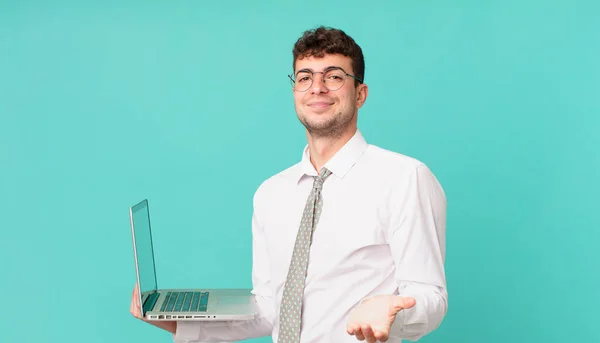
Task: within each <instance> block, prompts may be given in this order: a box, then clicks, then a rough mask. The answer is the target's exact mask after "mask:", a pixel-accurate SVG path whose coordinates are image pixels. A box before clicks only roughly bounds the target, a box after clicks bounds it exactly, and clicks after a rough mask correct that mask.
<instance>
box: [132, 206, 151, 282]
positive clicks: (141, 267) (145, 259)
mask: <svg viewBox="0 0 600 343" xmlns="http://www.w3.org/2000/svg"><path fill="white" fill-rule="evenodd" d="M131 214H132V216H131V220H132V221H133V223H132V225H133V233H134V237H135V250H136V254H137V262H138V272H139V275H140V290H141V292H142V293H143V292H147V291H156V289H157V285H156V269H155V268H154V252H153V247H152V235H151V231H150V212H149V210H148V201H147V200H143V201H141V202H140V203H138V204H137V205H135V206H133V207H132V208H131Z"/></svg>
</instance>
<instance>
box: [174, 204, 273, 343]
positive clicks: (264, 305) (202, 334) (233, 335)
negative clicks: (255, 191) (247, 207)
mask: <svg viewBox="0 0 600 343" xmlns="http://www.w3.org/2000/svg"><path fill="white" fill-rule="evenodd" d="M254 201H255V206H254V212H253V215H252V294H253V295H254V299H255V300H256V307H257V309H258V316H257V317H256V318H255V319H253V320H249V321H218V322H183V321H180V322H178V323H177V330H176V332H175V334H173V335H172V336H173V341H174V342H175V343H191V342H222V343H228V342H236V341H239V340H244V339H250V338H256V337H263V336H268V335H271V333H272V331H273V320H274V318H275V309H274V306H273V305H274V300H273V296H272V293H271V288H270V280H271V274H270V270H269V259H268V255H267V254H268V252H267V247H266V244H265V243H266V241H265V239H264V233H263V230H262V227H261V225H260V220H259V215H258V213H257V210H256V196H255V199H254Z"/></svg>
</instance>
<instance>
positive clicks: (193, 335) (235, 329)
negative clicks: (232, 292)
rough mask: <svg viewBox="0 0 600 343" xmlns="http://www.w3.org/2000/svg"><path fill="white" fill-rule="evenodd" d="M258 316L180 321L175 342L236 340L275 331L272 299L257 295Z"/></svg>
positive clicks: (174, 338)
mask: <svg viewBox="0 0 600 343" xmlns="http://www.w3.org/2000/svg"><path fill="white" fill-rule="evenodd" d="M255 299H256V306H257V310H258V316H257V317H256V318H255V319H252V320H246V321H214V322H193V321H181V322H178V324H177V327H176V330H175V332H174V333H173V340H174V341H175V342H235V341H240V340H244V339H249V338H256V337H263V336H267V335H270V334H271V333H272V332H273V319H274V317H275V313H274V309H273V305H272V300H271V299H270V298H264V297H261V296H256V297H255Z"/></svg>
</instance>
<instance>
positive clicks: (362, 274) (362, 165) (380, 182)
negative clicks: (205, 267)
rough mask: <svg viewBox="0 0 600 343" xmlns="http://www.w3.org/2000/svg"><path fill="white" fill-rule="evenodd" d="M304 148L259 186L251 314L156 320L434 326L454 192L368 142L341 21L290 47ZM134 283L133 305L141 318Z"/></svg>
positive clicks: (413, 163)
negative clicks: (449, 195) (254, 314)
mask: <svg viewBox="0 0 600 343" xmlns="http://www.w3.org/2000/svg"><path fill="white" fill-rule="evenodd" d="M293 57H294V62H293V63H294V64H293V70H294V73H293V74H292V75H290V80H291V82H292V90H293V95H294V103H295V109H296V113H297V115H298V118H299V120H300V122H301V123H302V124H303V125H304V127H305V128H306V137H307V140H308V145H307V147H306V148H305V150H304V152H303V155H302V160H301V161H300V162H299V163H298V164H296V165H294V166H291V167H290V168H288V169H286V170H284V171H282V172H280V173H278V174H276V175H274V176H272V177H271V178H269V179H268V180H266V181H265V182H264V183H263V184H262V185H261V186H260V187H259V189H258V190H257V191H256V193H255V196H254V212H253V218H252V234H253V243H252V244H253V268H252V281H253V294H254V295H255V299H256V301H257V305H258V308H259V310H260V316H259V317H258V318H257V319H255V320H252V321H248V322H217V323H195V322H180V323H175V322H171V323H166V324H165V323H155V324H154V325H156V326H159V327H161V328H163V329H165V330H167V331H170V332H172V333H173V337H174V340H175V341H181V342H222V341H228V342H230V341H236V340H242V339H247V338H254V337H260V336H267V335H272V337H273V342H277V343H279V342H296V343H298V342H302V343H316V342H332V343H340V342H353V341H354V342H355V341H356V340H361V341H362V340H366V341H367V342H369V343H372V342H375V341H382V342H386V341H387V342H401V340H402V339H408V340H417V339H419V338H421V337H423V336H424V335H426V334H428V333H430V332H431V331H433V330H434V329H436V328H437V327H438V326H439V325H440V323H441V321H442V318H443V317H444V316H445V314H446V311H447V306H448V305H447V291H446V280H445V272H444V259H445V229H446V198H445V194H444V192H443V189H442V187H441V186H440V184H439V183H438V181H437V179H436V178H435V177H434V175H433V174H432V173H431V171H430V170H429V169H428V168H427V167H426V166H425V165H424V164H423V163H421V162H419V161H418V160H416V159H413V158H410V157H407V156H404V155H401V154H398V153H394V152H391V151H388V150H385V149H382V148H379V147H376V146H374V145H370V144H368V143H367V142H366V141H365V139H364V138H363V136H362V135H361V133H360V131H359V130H358V129H357V116H358V109H359V108H361V107H362V106H363V104H364V103H365V101H366V99H367V95H368V87H367V85H366V84H365V83H364V82H363V79H364V69H365V67H364V59H363V54H362V50H361V48H360V47H359V46H358V45H357V44H356V43H355V41H354V40H353V39H352V38H351V37H349V36H347V35H346V34H345V33H344V32H343V31H340V30H336V29H330V28H324V27H319V28H317V29H315V30H310V31H307V32H305V33H304V35H303V36H302V37H301V38H300V39H299V40H298V41H297V42H296V44H295V46H294V49H293ZM137 299H138V298H137V294H135V291H134V296H133V298H132V308H131V311H132V313H133V314H134V315H135V316H136V317H138V318H139V311H138V310H137V308H138V307H139V304H138V303H137V302H138V300H137Z"/></svg>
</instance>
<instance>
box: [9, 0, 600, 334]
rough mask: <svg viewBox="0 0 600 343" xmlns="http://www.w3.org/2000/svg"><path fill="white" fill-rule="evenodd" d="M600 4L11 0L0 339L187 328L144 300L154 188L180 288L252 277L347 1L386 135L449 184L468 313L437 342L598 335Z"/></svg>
mask: <svg viewBox="0 0 600 343" xmlns="http://www.w3.org/2000/svg"><path fill="white" fill-rule="evenodd" d="M599 10H600V5H598V2H595V1H587V2H584V1H454V2H444V1H396V2H391V1H390V2H367V1H338V2H319V1H303V2H289V1H288V2H286V1H262V2H242V1H218V2H217V1H211V2H208V1H177V2H175V1H174V2H167V1H164V2H157V1H145V2H141V1H140V2H134V1H102V2H100V1H98V2H86V3H83V2H68V3H67V2H57V1H54V2H51V3H50V2H49V3H45V2H41V1H40V2H28V1H12V2H11V1H2V2H0V230H1V233H2V235H1V239H0V260H1V262H0V279H1V282H0V291H1V293H2V294H3V300H2V301H1V303H2V305H3V306H2V307H3V308H2V311H0V326H1V330H0V341H3V342H17V341H18V342H81V341H85V342H87V343H95V342H147V343H151V342H170V341H171V338H170V336H169V335H168V334H166V333H165V332H161V331H160V330H159V329H156V328H154V327H152V326H150V325H147V324H145V323H142V322H140V321H137V320H135V319H134V318H132V317H131V315H130V314H129V301H130V296H131V290H132V288H133V285H134V266H133V260H132V248H131V236H130V229H129V216H128V209H129V206H130V205H132V204H134V203H136V202H137V201H139V200H141V199H142V198H145V197H147V198H148V199H149V200H150V208H151V211H152V212H151V213H152V222H153V228H154V234H155V249H156V255H157V258H158V264H157V273H158V277H159V287H177V286H179V287H250V286H251V279H250V271H251V259H250V258H251V246H250V243H251V242H250V239H251V235H250V219H251V201H252V196H253V193H254V191H255V190H256V188H257V187H258V186H259V184H260V183H261V182H262V181H263V180H264V179H266V178H267V177H269V176H270V175H272V174H275V173H277V172H279V171H280V170H282V169H284V168H286V167H288V166H289V165H291V164H293V163H296V162H297V161H298V160H299V159H300V154H301V150H302V148H303V146H304V144H305V137H304V132H303V128H302V126H301V125H300V124H299V122H298V120H297V119H296V117H295V113H294V109H293V101H292V94H291V91H290V88H289V83H288V80H287V77H286V74H287V73H289V72H290V70H291V66H292V60H291V58H292V55H291V49H292V45H293V43H294V42H295V40H296V39H297V38H298V37H299V36H300V35H301V33H302V31H303V30H305V29H308V28H312V27H315V26H316V25H319V24H324V25H330V26H335V27H339V28H342V29H344V30H345V31H346V32H347V33H348V34H350V35H351V36H353V37H354V38H355V39H356V40H357V41H358V43H359V44H360V45H361V46H362V48H363V50H364V53H365V58H366V75H365V81H366V83H367V84H368V85H369V86H370V94H369V98H368V100H367V103H366V105H365V107H364V108H363V109H362V110H361V111H360V115H359V118H360V122H359V125H360V128H361V130H362V132H363V134H364V135H365V137H366V138H367V139H368V141H369V142H370V143H372V144H376V145H379V146H382V147H385V148H387V149H391V150H395V151H398V152H401V153H404V154H407V155H410V156H413V157H416V158H418V159H420V160H422V161H423V162H425V163H426V164H427V165H428V166H429V167H430V168H431V169H432V170H433V172H434V173H435V175H436V176H437V177H438V179H439V180H440V182H441V183H442V185H443V187H444V189H445V191H446V193H447V197H448V202H449V207H448V228H447V249H448V253H447V263H446V266H447V278H448V285H449V294H450V305H449V312H448V315H447V317H446V319H445V320H444V322H443V324H442V326H441V327H440V328H439V329H438V330H437V331H435V332H434V333H432V334H431V335H429V336H428V337H426V338H425V339H423V340H422V342H431V343H433V342H463V343H467V342H469V343H481V342H486V343H500V342H502V343H505V342H546V343H547V342H599V341H600V333H599V332H598V330H597V329H596V327H597V325H598V324H597V322H598V320H599V319H600V316H599V315H598V307H599V306H600V291H599V289H600V277H599V276H600V269H599V267H598V261H599V259H600V249H598V241H599V239H600V230H599V229H600V227H599V225H598V213H600V205H599V202H598V193H599V191H600V182H599V180H598V177H599V175H600V158H599V157H598V151H597V150H598V147H599V146H600V134H599V132H598V131H599V129H600V116H599V115H600V100H599V99H600V97H599V91H600V66H599V62H598V60H599V59H598V58H599V57H598V56H600V44H599V38H600V24H599V20H598V18H599V17H600V16H599V13H600V11H599ZM33 315H35V316H33ZM251 341H252V342H270V341H271V340H270V338H263V339H255V340H251Z"/></svg>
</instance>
